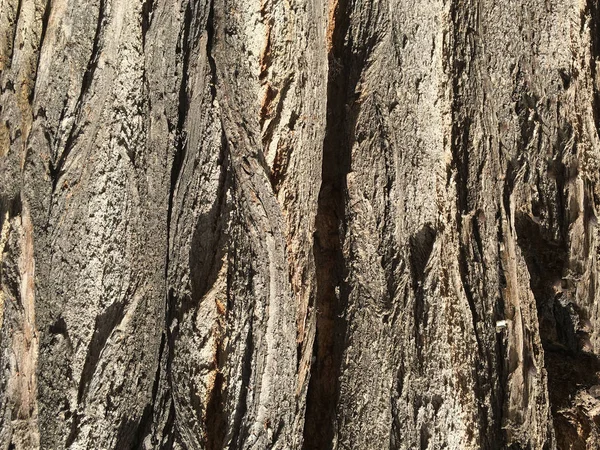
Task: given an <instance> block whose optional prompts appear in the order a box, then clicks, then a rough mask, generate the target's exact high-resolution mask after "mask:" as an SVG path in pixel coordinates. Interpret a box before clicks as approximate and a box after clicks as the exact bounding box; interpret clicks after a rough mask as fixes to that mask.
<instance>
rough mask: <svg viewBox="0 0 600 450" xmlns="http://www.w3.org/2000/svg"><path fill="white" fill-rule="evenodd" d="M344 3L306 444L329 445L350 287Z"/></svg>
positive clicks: (335, 46)
mask: <svg viewBox="0 0 600 450" xmlns="http://www.w3.org/2000/svg"><path fill="white" fill-rule="evenodd" d="M347 8H348V2H347V1H346V0H339V1H338V0H334V1H332V3H331V4H330V11H331V13H330V22H329V29H328V30H329V33H330V34H329V39H330V41H329V75H328V80H327V83H328V88H327V122H326V130H325V139H324V142H323V163H322V173H321V189H320V192H319V198H318V209H317V216H316V218H315V234H314V249H313V254H314V258H315V272H316V284H317V286H316V297H315V301H314V305H313V308H314V311H315V314H316V316H317V317H316V334H315V343H314V348H313V363H312V367H311V374H310V380H309V384H308V392H307V400H306V416H305V425H304V447H303V448H304V449H306V450H309V449H327V448H332V445H333V439H334V436H335V433H336V421H337V413H338V411H337V408H336V407H335V405H336V402H337V396H338V395H339V376H340V370H341V364H342V361H341V358H342V351H343V343H344V339H345V328H346V323H345V319H344V318H343V314H344V309H345V307H346V301H347V296H348V288H347V286H345V277H346V272H347V269H346V267H345V262H344V254H343V249H342V246H343V234H344V229H345V222H346V218H345V214H346V211H345V204H346V198H347V195H346V192H347V187H346V175H347V174H348V172H349V171H350V145H351V142H350V140H349V139H348V136H347V132H348V122H349V118H348V117H347V116H346V112H345V111H346V106H345V97H346V94H347V93H348V92H349V84H350V79H349V74H348V72H349V70H350V67H349V66H348V63H349V62H350V50H349V48H348V47H347V45H348V44H347V43H346V42H345V39H346V35H347V32H348V28H349V11H348V10H347ZM344 69H346V70H344Z"/></svg>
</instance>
